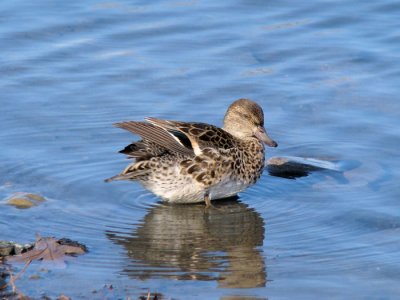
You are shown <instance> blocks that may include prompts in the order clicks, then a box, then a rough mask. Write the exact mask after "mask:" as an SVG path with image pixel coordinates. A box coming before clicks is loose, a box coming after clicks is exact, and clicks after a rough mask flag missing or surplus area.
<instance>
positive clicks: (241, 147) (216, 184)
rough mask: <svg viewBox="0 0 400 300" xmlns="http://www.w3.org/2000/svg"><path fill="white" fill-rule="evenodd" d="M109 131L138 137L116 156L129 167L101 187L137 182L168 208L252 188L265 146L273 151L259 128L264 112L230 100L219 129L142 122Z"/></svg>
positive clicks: (273, 144) (245, 101) (250, 104)
mask: <svg viewBox="0 0 400 300" xmlns="http://www.w3.org/2000/svg"><path fill="white" fill-rule="evenodd" d="M114 126H116V127H118V128H121V129H124V130H127V131H129V132H131V133H133V134H135V135H138V136H140V137H141V139H140V140H138V141H135V142H133V143H131V144H129V145H128V146H126V147H125V148H124V149H122V150H121V151H119V152H120V153H123V154H125V155H127V156H128V158H130V159H132V162H131V163H130V164H129V165H128V166H127V167H126V168H125V169H124V170H123V171H122V172H120V173H119V174H117V175H115V176H113V177H111V178H108V179H106V182H110V181H116V180H128V181H136V182H139V183H140V184H141V185H142V186H143V187H144V188H146V189H148V190H149V191H151V192H153V193H154V194H155V195H157V196H158V197H160V198H161V199H162V200H164V201H166V202H170V203H178V204H184V203H198V202H204V203H205V204H206V208H208V207H212V204H211V201H212V200H217V199H223V198H228V197H232V196H235V195H237V194H238V193H240V192H242V191H244V190H245V189H246V188H248V187H249V186H252V185H254V184H255V183H256V182H257V181H258V179H260V177H261V174H262V172H263V169H264V163H265V147H264V145H267V146H270V147H277V146H278V144H277V143H276V142H275V141H274V140H272V139H271V138H270V137H269V136H268V134H267V132H266V130H265V128H264V112H263V109H262V108H261V106H260V105H258V104H257V103H256V102H254V101H252V100H250V99H244V98H242V99H239V100H236V101H234V102H233V103H232V104H231V105H230V106H229V107H228V109H227V111H226V113H225V116H224V122H223V127H222V128H219V127H217V126H214V125H211V124H206V123H200V122H182V121H172V120H162V119H157V118H151V117H148V118H145V121H125V122H118V123H115V124H114Z"/></svg>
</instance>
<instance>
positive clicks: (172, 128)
mask: <svg viewBox="0 0 400 300" xmlns="http://www.w3.org/2000/svg"><path fill="white" fill-rule="evenodd" d="M146 120H147V121H148V122H149V123H151V124H152V125H154V126H156V127H159V128H161V129H163V130H166V131H168V132H169V133H171V134H173V135H174V136H175V137H177V138H179V139H180V141H181V142H182V143H185V144H186V145H187V142H185V141H188V142H189V143H190V147H191V148H192V149H193V151H194V153H195V154H196V155H200V154H201V153H202V150H203V149H204V148H213V149H215V150H217V151H219V150H220V149H232V148H234V147H236V138H235V137H233V136H232V135H231V134H230V133H228V132H226V131H225V130H223V129H221V128H218V127H216V126H213V125H210V124H205V123H189V122H178V121H170V120H160V119H156V118H146Z"/></svg>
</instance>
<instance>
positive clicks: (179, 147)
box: [114, 121, 194, 156]
mask: <svg viewBox="0 0 400 300" xmlns="http://www.w3.org/2000/svg"><path fill="white" fill-rule="evenodd" d="M114 126H116V127H119V128H122V129H125V130H128V131H130V132H132V133H134V134H137V135H139V136H141V137H142V138H143V140H144V141H145V143H147V145H152V144H155V145H158V146H159V147H163V148H165V149H166V150H168V151H170V152H172V153H177V154H183V155H186V156H194V152H193V149H192V148H191V147H190V146H189V145H187V144H185V142H182V141H181V140H180V139H179V137H177V136H175V135H174V134H173V133H171V132H169V131H168V130H166V129H163V128H162V127H159V126H155V125H152V124H149V123H146V122H136V121H127V122H120V123H115V124H114ZM130 146H131V145H129V146H128V147H130ZM139 146H140V147H139V148H141V146H144V145H139ZM159 147H158V149H156V148H155V150H157V151H159V150H160V149H159ZM130 149H131V148H130ZM125 150H126V151H128V150H129V149H127V148H125V149H124V150H122V151H121V152H122V153H125ZM131 150H136V151H142V150H143V149H131ZM133 152H135V151H133ZM127 154H128V155H129V153H127Z"/></svg>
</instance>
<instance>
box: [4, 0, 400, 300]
mask: <svg viewBox="0 0 400 300" xmlns="http://www.w3.org/2000/svg"><path fill="white" fill-rule="evenodd" d="M399 13H400V5H399V4H398V3H397V2H395V1H391V0H387V1H379V2H368V1H352V2H351V3H350V2H348V1H302V2H301V3H300V2H292V1H230V2H227V1H225V2H223V3H222V2H221V1H219V2H218V1H217V2H215V1H200V0H197V1H196V0H193V1H189V0H183V1H176V2H175V1H172V2H165V1H151V2H148V1H142V2H140V1H137V2H132V3H128V2H122V1H121V2H118V1H113V2H95V1H81V2H70V1H63V2H59V1H58V2H54V1H41V2H40V3H39V2H36V1H35V2H32V3H26V2H25V1H24V2H23V1H6V2H2V3H1V4H0V23H1V26H0V38H1V44H0V45H1V46H0V47H1V54H2V55H1V57H0V70H1V72H0V90H1V100H0V103H1V108H0V110H1V117H0V145H1V150H0V168H1V172H0V200H1V199H5V198H6V197H7V196H9V195H11V194H12V193H14V192H17V191H27V192H35V193H40V194H42V195H44V196H45V197H47V198H48V201H47V202H46V203H45V204H43V205H41V206H38V207H35V208H32V209H29V210H17V209H16V208H14V207H10V206H7V205H3V203H4V201H3V203H2V204H1V219H0V232H1V236H0V239H4V240H16V241H19V242H27V241H32V240H33V239H34V234H35V233H40V234H41V235H43V236H56V237H68V238H71V239H75V240H78V241H80V242H82V243H84V244H86V245H87V246H88V247H89V250H90V252H89V253H88V254H87V255H84V256H81V257H78V258H76V259H73V260H70V261H69V264H68V267H67V268H64V269H52V268H50V269H49V270H50V271H49V272H48V273H45V272H41V271H39V270H40V269H41V266H40V264H34V265H33V266H30V267H29V268H28V270H27V272H26V273H25V274H24V275H23V276H22V278H20V279H19V280H18V281H17V285H18V287H19V288H20V290H21V291H22V292H24V293H25V294H27V295H30V296H34V297H39V296H40V295H41V294H42V293H44V294H46V295H49V296H51V297H56V296H57V295H59V294H61V293H65V294H67V295H68V296H71V297H73V298H74V299H80V298H83V299H85V298H94V299H97V298H98V299H104V298H107V297H108V298H109V299H114V298H116V297H121V298H126V297H132V298H133V299H135V298H137V297H138V296H140V295H144V294H147V291H149V290H150V291H151V292H153V293H160V294H162V295H163V297H164V298H165V299H171V298H174V299H224V300H226V299H265V298H268V299H293V298H299V299H310V298H311V299H321V298H329V299H349V298H357V299H397V298H398V297H399V294H400V287H399V285H398V282H399V279H400V254H399V253H400V252H399V250H400V243H399V233H400V209H399V208H400V206H399V202H398V199H399V198H400V190H399V188H398V182H399V179H400V174H399V165H400V162H399V160H398V149H399V146H400V130H399V121H398V120H399V117H400V104H399V102H398V99H397V98H398V87H399V83H400V82H399V75H400V59H399V58H400V57H399V50H400V49H399V36H398V26H399V18H398V16H399ZM240 97H249V98H251V99H253V100H255V101H257V102H259V103H260V104H261V105H262V106H263V107H264V110H265V113H266V127H267V130H268V131H269V134H270V136H271V137H272V138H274V139H275V140H276V141H277V142H278V143H279V147H278V148H277V149H269V151H268V153H267V157H272V156H281V155H291V156H300V157H311V158H316V159H327V160H332V161H339V162H346V161H353V162H356V164H355V167H353V168H349V170H348V171H345V172H344V173H343V174H336V175H334V174H332V173H330V172H325V171H322V172H313V173H311V174H310V175H309V176H307V177H301V178H297V179H296V180H291V179H287V178H281V177H274V176H271V175H269V174H268V172H264V175H263V177H262V178H261V180H260V181H259V182H258V184H257V185H256V186H254V187H252V188H250V189H248V190H247V191H245V192H243V193H241V194H240V197H239V199H237V200H231V201H228V202H223V203H222V204H221V210H220V211H218V212H212V213H210V214H208V215H205V214H204V213H203V210H202V206H201V205H200V206H198V205H189V206H179V207H177V206H170V205H165V204H162V203H160V202H159V199H157V198H156V197H155V196H154V195H152V194H151V193H149V192H147V191H145V190H144V189H143V188H142V187H141V186H140V185H138V184H135V183H128V182H117V183H112V184H106V183H104V182H103V179H104V178H107V177H110V176H112V175H114V174H116V173H117V172H118V171H120V170H121V169H122V168H124V166H125V165H126V163H127V161H126V160H125V159H124V158H123V157H122V156H120V155H119V154H117V153H116V151H117V150H119V149H120V148H122V147H123V146H125V145H126V144H127V143H129V142H130V141H131V140H132V139H134V137H133V136H131V135H130V134H129V133H127V132H123V131H122V130H118V129H116V128H113V127H112V126H111V124H112V123H113V122H117V121H122V120H134V119H143V118H144V117H145V116H154V117H159V118H170V119H177V120H188V121H189V120H190V121H195V120H197V121H203V122H208V123H213V124H216V125H221V123H222V117H223V115H224V113H225V110H226V108H227V106H228V105H229V104H230V103H231V102H232V101H233V100H235V99H237V98H240ZM34 274H39V275H40V279H38V280H33V279H29V276H31V275H34ZM105 284H107V285H110V284H112V286H113V290H112V291H110V290H108V289H106V288H104V285H105ZM93 291H96V293H94V292H93ZM246 297H247V298H246Z"/></svg>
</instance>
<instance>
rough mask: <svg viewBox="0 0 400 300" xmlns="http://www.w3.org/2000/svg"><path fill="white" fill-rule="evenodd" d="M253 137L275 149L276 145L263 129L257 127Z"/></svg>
mask: <svg viewBox="0 0 400 300" xmlns="http://www.w3.org/2000/svg"><path fill="white" fill-rule="evenodd" d="M255 136H256V137H257V138H258V139H259V140H261V141H263V142H264V143H265V144H266V145H268V146H270V147H277V146H278V143H277V142H275V141H274V140H273V139H271V138H270V137H269V136H268V134H267V132H266V131H265V128H264V127H258V130H257V131H256V133H255Z"/></svg>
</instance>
